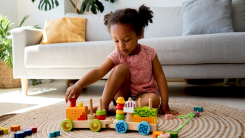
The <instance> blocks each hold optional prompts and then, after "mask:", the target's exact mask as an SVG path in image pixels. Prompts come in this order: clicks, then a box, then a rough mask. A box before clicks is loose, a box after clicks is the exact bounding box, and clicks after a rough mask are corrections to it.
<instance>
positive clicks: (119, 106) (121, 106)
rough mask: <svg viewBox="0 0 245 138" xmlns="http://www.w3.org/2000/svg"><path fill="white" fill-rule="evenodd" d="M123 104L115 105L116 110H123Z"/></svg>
mask: <svg viewBox="0 0 245 138" xmlns="http://www.w3.org/2000/svg"><path fill="white" fill-rule="evenodd" d="M123 107H124V104H117V106H116V109H117V110H123Z"/></svg>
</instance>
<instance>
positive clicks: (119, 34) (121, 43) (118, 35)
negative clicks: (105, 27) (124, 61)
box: [110, 24, 143, 55]
mask: <svg viewBox="0 0 245 138" xmlns="http://www.w3.org/2000/svg"><path fill="white" fill-rule="evenodd" d="M110 31H111V35H112V38H113V40H114V44H115V47H116V49H117V50H118V51H120V52H121V53H123V54H124V55H133V54H137V52H139V47H138V39H141V37H142V34H143V33H142V31H141V32H140V33H139V35H137V34H136V32H135V30H134V29H133V28H132V27H131V25H129V24H114V25H112V26H111V28H110Z"/></svg>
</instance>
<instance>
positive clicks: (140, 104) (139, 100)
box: [138, 98, 142, 109]
mask: <svg viewBox="0 0 245 138" xmlns="http://www.w3.org/2000/svg"><path fill="white" fill-rule="evenodd" d="M138 106H139V109H140V108H141V107H142V102H141V98H139V99H138Z"/></svg>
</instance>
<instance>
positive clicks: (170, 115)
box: [165, 114, 173, 120]
mask: <svg viewBox="0 0 245 138" xmlns="http://www.w3.org/2000/svg"><path fill="white" fill-rule="evenodd" d="M165 119H166V120H168V119H173V115H172V114H165Z"/></svg>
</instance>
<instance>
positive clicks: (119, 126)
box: [115, 120, 128, 133]
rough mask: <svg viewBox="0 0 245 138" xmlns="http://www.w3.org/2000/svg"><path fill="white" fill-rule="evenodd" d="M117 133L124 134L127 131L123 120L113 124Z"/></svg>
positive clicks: (126, 125)
mask: <svg viewBox="0 0 245 138" xmlns="http://www.w3.org/2000/svg"><path fill="white" fill-rule="evenodd" d="M115 129H116V131H117V132H118V133H125V132H126V131H127V130H128V124H127V123H126V122H125V121H124V120H119V121H117V122H116V124H115Z"/></svg>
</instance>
